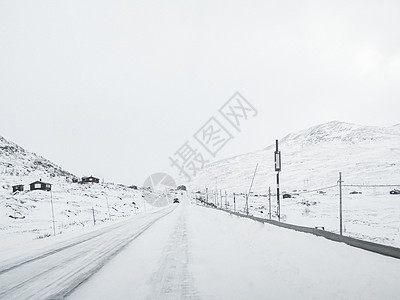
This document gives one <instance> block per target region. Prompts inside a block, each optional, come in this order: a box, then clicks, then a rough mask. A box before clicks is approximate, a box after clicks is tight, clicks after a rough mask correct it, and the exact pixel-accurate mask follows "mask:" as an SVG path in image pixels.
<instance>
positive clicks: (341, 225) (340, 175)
mask: <svg viewBox="0 0 400 300" xmlns="http://www.w3.org/2000/svg"><path fill="white" fill-rule="evenodd" d="M338 182H339V210H340V212H339V230H340V235H343V213H342V211H343V207H342V182H343V181H342V172H339V181H338Z"/></svg>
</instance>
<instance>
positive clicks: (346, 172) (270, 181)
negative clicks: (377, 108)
mask: <svg viewBox="0 0 400 300" xmlns="http://www.w3.org/2000/svg"><path fill="white" fill-rule="evenodd" d="M271 144H272V145H271V146H269V147H267V148H265V149H263V150H260V151H256V152H252V153H248V154H244V155H240V156H236V157H232V158H228V159H224V160H221V161H218V162H214V163H212V164H210V165H208V166H207V167H205V168H204V169H203V170H202V171H201V172H199V174H198V175H197V176H196V177H195V178H194V180H193V182H191V184H190V186H192V187H193V188H198V189H204V187H206V186H207V187H209V188H210V189H215V186H216V182H217V186H218V189H222V190H228V191H232V192H233V191H235V192H245V191H247V190H248V188H249V186H250V183H251V178H252V176H253V173H254V169H255V166H256V164H257V163H258V164H259V165H258V171H257V175H256V178H255V182H254V188H253V190H254V191H255V192H256V191H257V192H259V193H265V192H266V191H267V190H268V187H269V186H271V187H274V186H275V171H274V156H273V152H274V151H275V143H274V141H271ZM279 148H280V151H281V152H282V172H281V187H282V188H283V190H287V191H291V190H294V189H297V190H298V189H305V188H307V189H312V188H319V187H322V186H326V185H334V184H336V182H337V180H338V173H339V172H342V174H343V178H344V180H345V181H346V182H347V183H357V184H360V183H364V184H400V125H399V124H398V125H395V126H391V127H374V126H361V125H355V124H349V123H343V122H338V121H333V122H329V123H326V124H321V125H317V126H314V127H311V128H308V129H305V130H302V131H299V132H295V133H291V134H288V135H287V136H285V137H284V138H282V139H280V141H279Z"/></svg>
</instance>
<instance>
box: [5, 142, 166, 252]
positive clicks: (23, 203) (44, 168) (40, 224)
mask: <svg viewBox="0 0 400 300" xmlns="http://www.w3.org/2000/svg"><path fill="white" fill-rule="evenodd" d="M73 178H76V176H75V175H73V174H71V173H70V172H68V171H65V170H64V169H62V168H61V167H59V166H57V165H56V164H54V163H52V162H50V161H49V160H47V159H45V158H43V157H41V156H39V155H36V154H35V153H32V152H29V151H26V150H25V149H23V148H22V147H20V146H18V145H16V144H15V143H12V142H9V141H7V140H6V139H4V138H3V137H0V240H2V241H5V240H7V242H8V243H1V244H2V245H3V246H7V245H9V244H10V243H12V242H13V241H14V242H16V243H20V242H23V241H24V240H26V239H38V238H43V237H47V236H50V235H53V233H54V228H53V221H52V219H53V217H52V215H53V212H52V206H53V209H54V220H55V223H54V224H55V231H56V234H60V233H62V232H66V231H71V230H80V229H82V228H84V227H93V225H94V221H95V222H96V225H99V224H102V223H108V222H112V221H117V220H120V219H122V218H123V217H129V216H134V215H136V214H138V215H139V214H144V213H146V212H149V211H151V210H154V209H156V208H155V207H153V206H152V205H150V203H151V204H154V206H159V205H157V203H159V202H160V201H164V202H165V199H167V202H168V201H169V200H170V199H169V198H171V199H172V198H173V195H170V196H165V195H162V194H160V193H156V192H151V191H148V190H140V189H139V190H136V189H133V188H129V187H127V186H124V185H120V184H114V183H99V184H94V183H88V184H79V183H73V182H72V179H73ZM37 180H42V181H43V182H47V183H50V184H52V191H51V192H47V191H29V183H32V182H34V181H37ZM17 184H22V185H24V191H21V192H15V193H13V191H12V186H13V185H17ZM171 201H172V200H171ZM51 202H53V205H52V204H51ZM0 248H1V247H0Z"/></svg>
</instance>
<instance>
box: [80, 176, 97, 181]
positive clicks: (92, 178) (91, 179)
mask: <svg viewBox="0 0 400 300" xmlns="http://www.w3.org/2000/svg"><path fill="white" fill-rule="evenodd" d="M89 182H94V183H99V182H100V179H99V178H96V177H93V176H89V177H82V183H89Z"/></svg>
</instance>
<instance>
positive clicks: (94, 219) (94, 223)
mask: <svg viewBox="0 0 400 300" xmlns="http://www.w3.org/2000/svg"><path fill="white" fill-rule="evenodd" d="M92 214H93V225H96V218H95V217H94V208H93V206H92Z"/></svg>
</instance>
